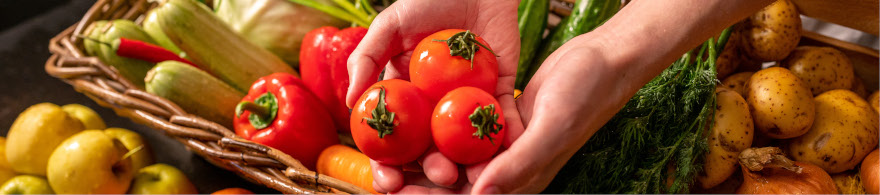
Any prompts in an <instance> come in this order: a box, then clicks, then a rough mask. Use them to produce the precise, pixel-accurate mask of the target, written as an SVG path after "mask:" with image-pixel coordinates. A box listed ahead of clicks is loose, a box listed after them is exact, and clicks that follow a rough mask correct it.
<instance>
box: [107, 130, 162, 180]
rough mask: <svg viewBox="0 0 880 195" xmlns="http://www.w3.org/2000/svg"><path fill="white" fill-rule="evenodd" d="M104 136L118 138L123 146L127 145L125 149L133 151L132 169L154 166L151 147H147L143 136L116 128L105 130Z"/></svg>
mask: <svg viewBox="0 0 880 195" xmlns="http://www.w3.org/2000/svg"><path fill="white" fill-rule="evenodd" d="M104 134H107V135H108V136H110V137H113V138H116V139H117V140H119V141H121V142H122V145H125V148H127V149H128V150H129V151H133V153H132V155H131V167H132V169H134V170H138V169H141V168H144V167H146V166H147V165H151V164H153V153H152V152H150V147H149V146H147V143H146V142H145V141H144V138H142V137H141V135H139V134H137V133H135V132H134V131H130V130H128V129H123V128H115V127H113V128H108V129H105V130H104ZM138 148H140V149H138ZM135 150H137V151H135Z"/></svg>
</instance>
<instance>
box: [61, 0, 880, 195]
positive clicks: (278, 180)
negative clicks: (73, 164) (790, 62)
mask: <svg viewBox="0 0 880 195" xmlns="http://www.w3.org/2000/svg"><path fill="white" fill-rule="evenodd" d="M574 1H575V0H551V2H552V3H551V6H550V10H551V16H550V18H549V20H550V22H549V25H548V27H553V26H555V24H557V23H558V22H559V17H560V16H566V15H568V14H569V13H570V10H571V6H572V3H574ZM801 1H807V0H801ZM625 2H627V1H626V0H624V3H625ZM157 6H158V4H157V3H154V2H148V1H147V0H98V2H96V3H95V5H94V6H92V7H91V8H90V9H89V10H88V12H86V14H85V15H84V17H83V18H82V20H81V21H80V22H78V23H76V24H74V25H73V26H71V27H69V28H67V29H66V30H64V31H63V32H61V33H60V34H58V35H57V36H55V37H54V38H52V39H51V40H50V43H49V50H50V51H51V52H52V53H53V55H52V56H51V57H49V59H48V60H47V61H46V64H45V69H46V72H47V73H49V74H50V75H52V76H54V77H56V78H59V79H61V80H62V81H64V82H66V83H68V84H70V85H72V86H73V87H74V88H75V89H76V90H77V91H78V92H80V93H83V94H85V95H86V96H88V97H89V98H91V99H92V100H94V101H95V102H97V103H98V104H100V105H101V106H104V107H107V108H111V109H113V110H114V111H115V112H116V114H117V115H119V116H124V117H128V118H130V119H132V120H133V121H135V122H137V123H141V124H145V125H147V126H149V127H151V128H153V129H157V130H161V131H163V132H165V133H166V134H167V135H168V136H169V137H171V138H174V139H176V140H178V141H180V142H181V143H183V144H184V145H185V146H186V147H187V148H189V149H190V150H192V151H194V152H195V153H196V154H198V155H200V156H202V157H204V158H205V160H207V161H208V162H210V163H212V164H214V165H216V166H219V167H222V168H224V169H227V170H230V171H233V172H235V173H237V174H238V175H240V176H242V177H244V178H246V179H249V180H251V181H252V182H255V183H259V184H263V185H265V186H268V187H270V188H273V189H275V190H278V191H280V192H282V193H334V194H339V193H355V194H367V193H369V192H368V191H366V190H364V189H361V188H359V187H357V186H355V185H352V184H349V183H346V182H343V181H340V180H337V179H335V178H332V177H329V176H325V175H321V174H317V173H316V172H314V171H311V170H308V169H307V168H305V166H303V165H302V164H301V163H300V162H299V161H297V160H296V159H293V158H292V157H290V156H289V155H287V154H284V153H283V152H281V151H279V150H276V149H274V148H271V147H268V146H264V145H260V144H257V143H253V142H250V141H248V140H245V139H242V138H241V137H238V136H237V135H236V134H235V133H234V132H233V131H231V130H229V129H227V128H225V127H223V126H222V125H219V124H217V123H214V122H212V121H208V120H206V119H203V118H200V117H198V116H194V115H191V114H188V113H186V112H185V111H184V110H183V109H181V108H180V107H179V106H177V105H176V104H175V103H173V102H171V101H169V100H166V99H163V98H161V97H158V96H155V95H152V94H149V93H147V92H145V91H143V90H140V89H138V88H137V87H134V85H133V84H131V82H129V81H127V80H126V79H124V78H123V77H121V76H119V74H118V72H117V71H116V69H114V68H113V67H111V66H108V65H105V64H103V63H102V62H101V61H100V60H98V58H97V57H92V56H86V55H84V53H83V52H82V51H83V45H82V39H81V38H79V37H80V36H82V33H83V31H84V30H85V28H86V27H87V26H89V24H91V23H92V22H93V21H97V20H109V19H129V20H132V21H135V22H136V23H140V22H141V20H143V15H144V14H145V12H146V11H147V10H149V9H153V8H155V7H157ZM874 18H875V21H876V16H875V17H874ZM875 29H876V28H875ZM875 31H876V30H875ZM810 39H816V36H815V35H813V36H812V37H810ZM833 41H835V40H833V39H832V40H831V42H833ZM819 42H821V43H826V44H828V43H829V41H824V40H820V41H819ZM840 44H843V46H841V45H840ZM830 45H833V46H835V47H838V48H844V50H845V51H854V50H855V51H857V52H855V53H861V54H863V55H865V54H867V55H868V56H869V57H868V59H873V61H870V60H867V61H868V62H869V64H868V65H862V66H861V67H868V68H869V69H870V68H873V69H874V70H876V67H877V65H876V63H877V62H876V60H877V51H876V50H872V49H866V48H864V47H858V46H853V45H852V44H848V43H839V42H835V43H831V44H830ZM852 48H856V49H852ZM848 55H849V54H848ZM870 62H873V63H870ZM857 66H859V65H858V64H857ZM875 72H876V71H875ZM863 76H864V75H863ZM863 78H866V79H870V80H875V81H876V80H877V76H876V74H873V75H870V76H865V77H863ZM870 88H872V89H877V87H876V83H874V85H873V86H872V87H870Z"/></svg>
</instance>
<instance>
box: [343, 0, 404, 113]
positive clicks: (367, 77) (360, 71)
mask: <svg viewBox="0 0 880 195" xmlns="http://www.w3.org/2000/svg"><path fill="white" fill-rule="evenodd" d="M389 13H393V12H382V13H380V14H379V15H378V16H376V19H375V20H373V24H371V25H370V28H369V30H368V31H367V34H366V35H365V36H364V39H363V40H361V42H360V43H359V44H358V46H357V48H355V49H354V51H353V52H352V53H351V56H349V57H348V79H349V81H350V83H349V86H348V91H347V92H346V98H345V103H346V105H348V107H349V108H351V107H352V106H354V104H355V101H357V99H358V98H360V96H361V94H363V93H364V91H366V90H367V88H368V87H370V85H372V84H373V83H375V82H376V81H377V80H378V77H379V72H381V70H382V68H383V67H384V66H385V64H387V63H388V61H389V59H390V58H391V56H394V55H396V54H398V53H400V52H402V49H401V47H402V46H401V44H400V42H401V37H400V35H399V27H400V22H399V18H398V17H397V15H396V14H389Z"/></svg>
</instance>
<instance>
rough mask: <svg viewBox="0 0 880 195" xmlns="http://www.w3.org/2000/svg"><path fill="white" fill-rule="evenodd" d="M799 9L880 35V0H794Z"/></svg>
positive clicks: (824, 19) (817, 16) (827, 20)
mask: <svg viewBox="0 0 880 195" xmlns="http://www.w3.org/2000/svg"><path fill="white" fill-rule="evenodd" d="M792 2H793V3H794V4H795V6H797V8H798V11H799V12H800V13H801V14H803V15H806V16H810V17H813V18H816V19H820V20H822V21H826V22H831V23H835V24H839V25H842V26H846V27H850V28H853V29H856V30H860V31H864V32H866V33H870V34H873V35H878V30H877V29H878V26H880V20H878V19H877V18H878V17H880V16H878V15H880V11H878V9H880V4H878V0H792Z"/></svg>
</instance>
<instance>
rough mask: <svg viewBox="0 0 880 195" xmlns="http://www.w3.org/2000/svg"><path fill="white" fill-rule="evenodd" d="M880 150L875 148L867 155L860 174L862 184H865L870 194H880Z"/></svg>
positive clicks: (866, 190)
mask: <svg viewBox="0 0 880 195" xmlns="http://www.w3.org/2000/svg"><path fill="white" fill-rule="evenodd" d="M878 151H880V150H878V149H874V151H873V152H871V153H870V154H868V156H867V157H865V160H864V161H862V167H861V171H860V172H859V174H861V178H862V185H863V186H865V192H867V193H868V194H878V193H880V190H878V187H880V186H878V185H880V180H878V179H880V162H878V155H880V154H878V153H880V152H878Z"/></svg>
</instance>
